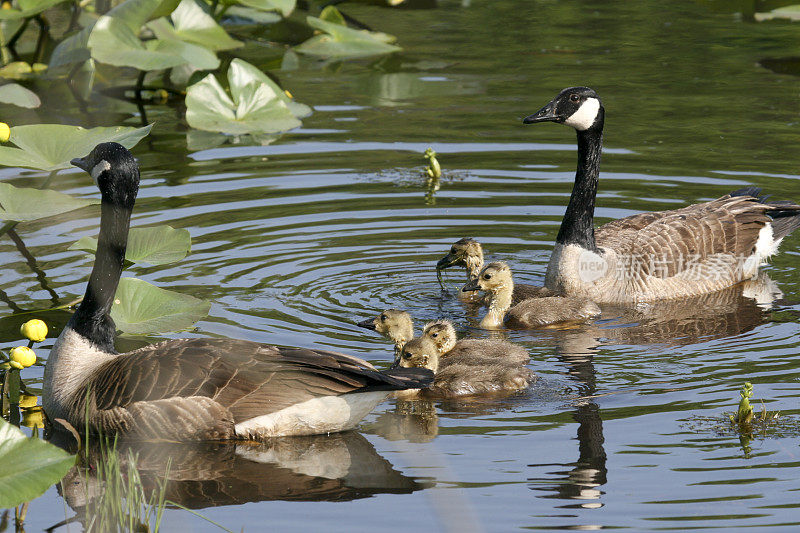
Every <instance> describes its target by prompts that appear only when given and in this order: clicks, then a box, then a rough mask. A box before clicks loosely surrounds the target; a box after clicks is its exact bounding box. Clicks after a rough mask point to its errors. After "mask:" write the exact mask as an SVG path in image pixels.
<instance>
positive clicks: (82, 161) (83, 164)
mask: <svg viewBox="0 0 800 533" xmlns="http://www.w3.org/2000/svg"><path fill="white" fill-rule="evenodd" d="M87 157H88V156H87ZM70 164H72V165H74V166H76V167H78V168H80V169H83V170H85V171H86V172H89V163H88V162H87V161H86V157H76V158H75V159H71V160H70Z"/></svg>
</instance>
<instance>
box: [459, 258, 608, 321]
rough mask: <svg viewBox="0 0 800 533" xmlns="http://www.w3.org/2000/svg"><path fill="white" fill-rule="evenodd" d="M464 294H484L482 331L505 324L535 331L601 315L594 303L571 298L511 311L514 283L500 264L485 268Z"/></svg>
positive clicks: (520, 305) (546, 299) (532, 303)
mask: <svg viewBox="0 0 800 533" xmlns="http://www.w3.org/2000/svg"><path fill="white" fill-rule="evenodd" d="M463 290H464V291H475V290H482V291H486V293H487V295H488V300H489V302H488V305H489V312H488V313H486V316H485V317H483V320H481V324H480V325H481V327H482V328H485V329H498V328H501V327H503V324H504V323H505V326H506V327H509V328H514V329H528V328H537V327H542V326H547V325H550V324H558V323H565V322H584V321H586V320H589V319H591V318H595V317H597V316H599V315H600V308H599V307H598V306H597V304H596V303H594V302H592V301H591V300H587V299H585V298H576V297H571V296H548V297H544V298H529V299H527V300H523V301H522V302H520V303H518V304H516V305H514V306H513V307H512V305H513V301H512V298H511V294H512V292H513V290H514V279H513V276H512V274H511V269H510V268H509V267H508V265H507V264H505V263H503V262H501V261H498V262H494V263H489V264H488V265H486V266H485V267H484V268H483V270H481V272H480V274H479V275H478V277H477V278H476V279H475V280H473V281H471V282H469V283H467V284H466V285H465V286H464V288H463Z"/></svg>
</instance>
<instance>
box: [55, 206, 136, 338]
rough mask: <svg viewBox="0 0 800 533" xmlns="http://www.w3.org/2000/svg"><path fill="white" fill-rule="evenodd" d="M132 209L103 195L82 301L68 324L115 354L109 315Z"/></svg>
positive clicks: (112, 324)
mask: <svg viewBox="0 0 800 533" xmlns="http://www.w3.org/2000/svg"><path fill="white" fill-rule="evenodd" d="M132 207H133V206H132V205H131V206H127V205H120V203H118V202H115V201H113V200H111V201H109V200H107V198H106V197H105V195H104V197H103V201H102V203H101V211H100V235H99V236H98V239H97V253H96V255H95V261H94V268H92V274H91V276H90V277H89V284H88V285H87V286H86V294H85V295H84V297H83V301H82V302H81V304H80V306H79V307H78V310H77V311H76V312H75V314H74V315H72V318H71V319H70V321H69V324H68V325H69V326H71V327H72V329H73V330H75V331H76V332H77V333H79V334H81V335H82V336H83V337H85V338H86V339H88V340H89V341H90V342H92V343H93V344H94V345H95V346H97V347H98V348H99V349H101V350H103V351H106V352H109V353H116V350H115V349H114V337H115V334H116V328H115V326H114V321H113V320H112V319H111V316H110V312H111V306H112V305H113V303H114V295H115V294H116V292H117V286H118V285H119V278H120V276H121V275H122V267H123V263H124V261H125V249H126V247H127V245H128V228H129V227H130V221H131V212H132Z"/></svg>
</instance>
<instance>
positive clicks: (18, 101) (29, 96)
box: [0, 83, 42, 109]
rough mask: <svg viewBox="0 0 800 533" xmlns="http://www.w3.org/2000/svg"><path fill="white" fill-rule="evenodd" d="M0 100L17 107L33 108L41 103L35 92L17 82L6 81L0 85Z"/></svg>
mask: <svg viewBox="0 0 800 533" xmlns="http://www.w3.org/2000/svg"><path fill="white" fill-rule="evenodd" d="M0 102H2V103H4V104H12V105H15V106H18V107H27V108H28V109H33V108H34V107H39V106H40V105H42V101H41V100H39V97H38V96H36V93H35V92H33V91H31V90H29V89H26V88H25V87H23V86H22V85H20V84H18V83H7V84H6V85H2V86H0Z"/></svg>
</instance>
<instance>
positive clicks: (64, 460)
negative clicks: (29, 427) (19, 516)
mask: <svg viewBox="0 0 800 533" xmlns="http://www.w3.org/2000/svg"><path fill="white" fill-rule="evenodd" d="M0 464H2V465H3V468H2V469H0V509H6V508H9V507H15V506H17V505H19V504H21V503H24V502H27V501H30V500H33V499H34V498H38V497H39V496H41V495H42V494H43V493H44V491H46V490H47V489H48V488H50V486H51V485H53V483H57V482H59V481H61V478H63V477H64V476H65V475H66V473H67V471H68V470H69V469H70V468H72V467H73V466H74V465H75V457H74V456H72V455H70V454H68V453H67V452H65V451H64V450H62V449H61V448H58V447H57V446H54V445H52V444H50V443H49V442H45V441H43V440H40V439H37V438H32V439H31V438H28V437H26V436H25V434H24V433H22V431H20V430H19V429H17V428H16V427H14V426H12V425H11V424H9V423H8V422H6V421H5V420H3V419H2V418H0Z"/></svg>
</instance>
